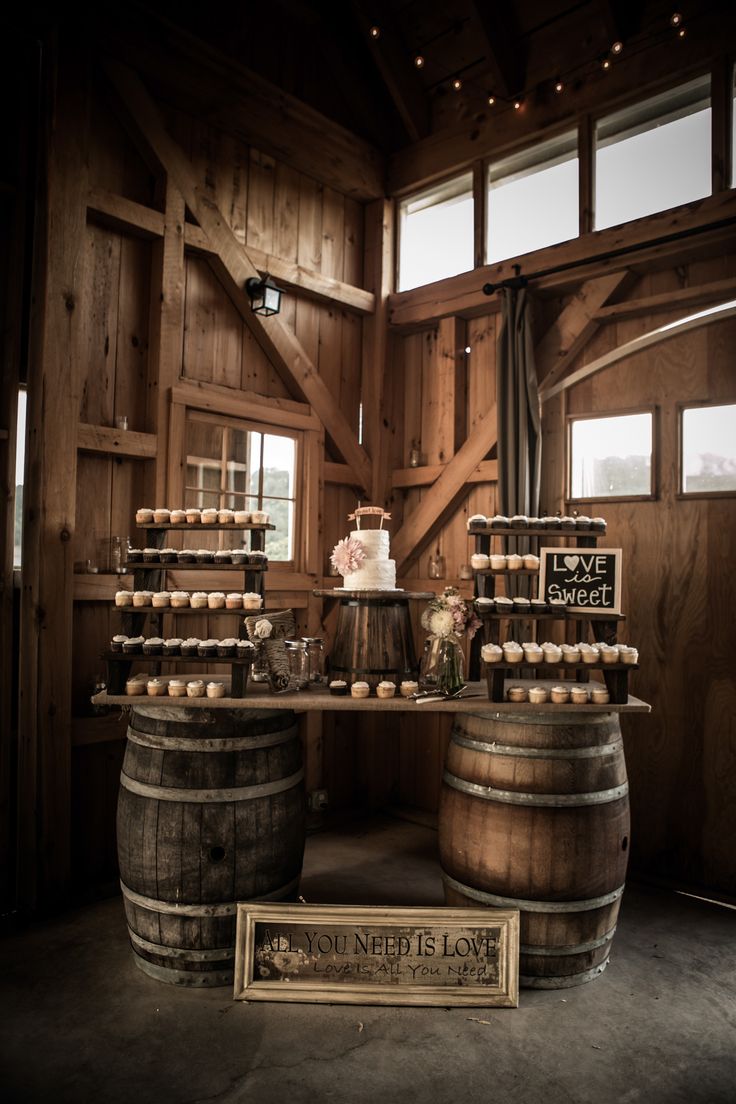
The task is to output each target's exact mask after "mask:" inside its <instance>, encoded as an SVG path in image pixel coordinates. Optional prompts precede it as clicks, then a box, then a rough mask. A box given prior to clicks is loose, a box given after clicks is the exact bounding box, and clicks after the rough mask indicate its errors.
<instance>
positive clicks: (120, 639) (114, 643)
mask: <svg viewBox="0 0 736 1104" xmlns="http://www.w3.org/2000/svg"><path fill="white" fill-rule="evenodd" d="M127 639H128V637H127V636H123V634H122V633H121V634H118V636H114V637H113V638H112V640H111V641H110V650H111V651H113V652H122V650H123V645H124V644H125V641H126V640H127Z"/></svg>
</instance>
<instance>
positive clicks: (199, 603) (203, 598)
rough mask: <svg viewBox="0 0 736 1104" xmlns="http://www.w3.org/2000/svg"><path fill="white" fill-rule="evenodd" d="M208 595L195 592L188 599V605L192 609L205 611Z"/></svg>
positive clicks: (200, 591) (203, 592)
mask: <svg viewBox="0 0 736 1104" xmlns="http://www.w3.org/2000/svg"><path fill="white" fill-rule="evenodd" d="M208 597H209V596H208V594H207V592H206V591H204V590H195V592H194V594H193V595H192V597H191V598H190V599H189V605H190V606H191V607H192V609H207V598H208Z"/></svg>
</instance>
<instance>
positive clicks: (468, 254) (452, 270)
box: [399, 173, 473, 291]
mask: <svg viewBox="0 0 736 1104" xmlns="http://www.w3.org/2000/svg"><path fill="white" fill-rule="evenodd" d="M472 267H473V175H472V173H465V174H464V175H463V176H460V177H457V178H456V179H454V180H452V181H448V182H447V183H446V184H443V185H440V186H438V187H435V188H430V189H427V190H426V191H424V192H420V193H418V194H417V195H415V196H411V197H410V198H409V199H405V200H403V201H402V203H401V205H400V207H399V291H407V290H408V289H409V288H413V287H419V286H420V285H421V284H431V283H432V281H433V280H442V279H444V277H445V276H455V275H456V274H457V273H458V272H468V271H469V270H470V269H472Z"/></svg>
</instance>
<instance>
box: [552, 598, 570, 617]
mask: <svg viewBox="0 0 736 1104" xmlns="http://www.w3.org/2000/svg"><path fill="white" fill-rule="evenodd" d="M547 605H548V606H549V608H550V612H551V613H556V614H558V615H562V614H564V612H565V610H566V609H567V602H566V601H565V599H564V598H550V599H548V601H547Z"/></svg>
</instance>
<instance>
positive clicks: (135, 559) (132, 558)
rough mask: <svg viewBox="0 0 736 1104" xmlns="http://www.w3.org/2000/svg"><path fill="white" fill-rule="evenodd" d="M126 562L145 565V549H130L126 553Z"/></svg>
mask: <svg viewBox="0 0 736 1104" xmlns="http://www.w3.org/2000/svg"><path fill="white" fill-rule="evenodd" d="M125 559H126V562H127V563H129V564H139V563H143V549H142V548H129V549H128V551H127V552H126V553H125Z"/></svg>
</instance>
